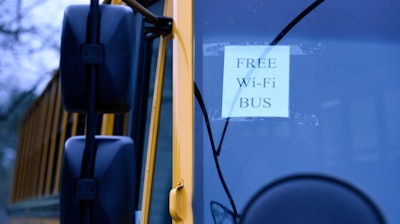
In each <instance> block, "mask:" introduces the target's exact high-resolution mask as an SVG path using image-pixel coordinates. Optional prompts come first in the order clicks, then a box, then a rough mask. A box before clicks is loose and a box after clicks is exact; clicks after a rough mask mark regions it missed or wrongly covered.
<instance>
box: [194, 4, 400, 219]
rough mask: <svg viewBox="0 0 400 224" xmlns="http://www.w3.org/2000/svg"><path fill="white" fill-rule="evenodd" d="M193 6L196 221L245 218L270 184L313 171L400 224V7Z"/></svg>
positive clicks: (305, 5)
mask: <svg viewBox="0 0 400 224" xmlns="http://www.w3.org/2000/svg"><path fill="white" fill-rule="evenodd" d="M194 6H195V7H194V9H195V10H194V14H195V15H194V31H195V89H196V102H195V128H194V131H195V148H194V150H195V195H194V214H195V215H194V217H195V222H196V223H236V222H237V220H239V219H240V216H241V214H242V213H243V210H244V209H245V206H246V205H247V203H248V202H249V201H250V199H251V198H252V197H254V195H256V193H257V192H258V191H259V190H260V189H261V188H263V187H265V186H266V185H268V184H270V183H272V182H274V181H276V180H278V179H280V178H284V177H287V176H291V175H298V174H306V173H307V174H310V173H311V174H318V175H323V176H329V177H334V178H337V179H340V180H342V181H344V182H346V183H348V184H350V185H352V186H354V187H355V188H357V189H359V190H360V191H361V192H363V193H364V194H365V195H366V196H367V197H368V198H370V199H371V201H373V203H374V204H375V205H376V206H377V207H378V208H379V210H380V211H381V212H382V215H383V217H384V218H385V220H386V221H388V222H389V223H400V216H399V215H398V211H397V208H399V207H400V195H399V194H398V189H400V176H399V170H400V137H399V133H400V116H399V115H400V104H399V99H400V76H399V70H400V68H399V67H400V63H399V55H400V20H399V19H398V16H397V12H398V11H399V9H400V2H399V1H379V0H367V1H365V0H364V1H361V0H355V1H347V0H335V1H330V0H325V1H313V0H299V1H282V0H279V1H278V0H249V1H228V0H219V1H213V0H202V1H195V5H194Z"/></svg>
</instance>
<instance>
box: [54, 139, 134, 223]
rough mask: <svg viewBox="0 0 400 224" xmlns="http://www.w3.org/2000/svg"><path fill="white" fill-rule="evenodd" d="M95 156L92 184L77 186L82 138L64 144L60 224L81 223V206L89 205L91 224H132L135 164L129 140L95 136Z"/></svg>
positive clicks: (83, 147) (80, 166) (82, 145)
mask: <svg viewBox="0 0 400 224" xmlns="http://www.w3.org/2000/svg"><path fill="white" fill-rule="evenodd" d="M96 145H97V153H96V162H95V168H94V174H93V182H91V181H90V180H86V181H83V182H80V183H78V180H79V178H80V175H81V169H82V165H81V161H82V157H83V152H84V149H85V137H84V136H77V137H72V138H70V139H68V141H67V142H66V143H65V150H64V158H63V167H62V179H61V188H62V191H61V194H60V220H61V223H85V222H81V220H80V219H81V217H85V216H82V213H84V212H85V211H83V206H82V202H84V203H90V206H91V207H92V213H93V223H133V222H134V204H133V202H134V201H135V200H134V199H135V194H134V193H135V188H136V186H135V184H134V182H135V166H134V164H133V161H135V156H134V150H133V142H132V139H131V138H129V137H121V136H97V137H96Z"/></svg>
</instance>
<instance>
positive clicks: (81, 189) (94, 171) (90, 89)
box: [60, 0, 143, 223]
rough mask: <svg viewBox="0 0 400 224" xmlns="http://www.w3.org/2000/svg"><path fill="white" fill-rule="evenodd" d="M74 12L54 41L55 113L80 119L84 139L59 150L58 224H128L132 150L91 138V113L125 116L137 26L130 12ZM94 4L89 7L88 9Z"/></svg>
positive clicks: (117, 140)
mask: <svg viewBox="0 0 400 224" xmlns="http://www.w3.org/2000/svg"><path fill="white" fill-rule="evenodd" d="M96 1H97V0H94V1H92V2H91V3H92V5H91V6H89V5H75V6H70V7H68V8H67V9H66V11H65V15H64V22H63V30H62V37H61V41H62V43H61V60H60V78H61V92H62V99H63V106H64V108H66V109H67V110H68V111H70V112H80V113H82V112H85V113H86V114H87V126H86V129H87V132H86V136H78V137H72V138H70V139H68V141H67V142H66V144H65V149H64V156H63V167H62V170H61V185H60V187H61V189H60V221H61V223H133V221H134V210H135V206H134V201H136V200H135V192H136V189H135V188H136V186H135V183H134V182H135V180H136V178H135V174H136V172H135V169H136V166H135V164H134V162H135V161H136V159H135V153H134V144H133V141H132V139H131V138H129V137H124V136H108V137H106V136H95V133H96V122H95V121H96V113H119V112H127V111H129V110H130V107H131V104H132V103H133V99H134V96H135V94H134V87H135V86H136V77H137V74H138V71H139V62H140V58H139V55H140V51H141V47H142V37H143V31H142V29H143V20H142V17H141V16H136V15H135V14H134V13H133V11H132V10H131V8H129V7H125V6H114V5H101V6H99V5H98V2H96ZM93 2H95V4H93Z"/></svg>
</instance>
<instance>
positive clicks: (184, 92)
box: [170, 0, 194, 223]
mask: <svg viewBox="0 0 400 224" xmlns="http://www.w3.org/2000/svg"><path fill="white" fill-rule="evenodd" d="M172 11H173V14H172V15H173V16H172V17H173V18H174V24H173V26H174V27H173V64H172V67H173V94H172V95H173V100H172V102H173V106H172V108H173V109H172V110H173V115H172V124H173V127H172V144H173V153H172V164H173V173H172V184H173V189H172V190H171V191H170V197H171V198H170V213H171V215H172V218H173V223H193V210H192V203H193V202H192V198H193V183H194V178H193V177H194V169H193V118H194V115H193V114H194V109H193V106H194V103H193V1H188V0H173V10H172ZM174 206H176V207H175V208H174Z"/></svg>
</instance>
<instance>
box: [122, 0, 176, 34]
mask: <svg viewBox="0 0 400 224" xmlns="http://www.w3.org/2000/svg"><path fill="white" fill-rule="evenodd" d="M122 1H123V2H125V3H126V4H127V5H128V6H130V7H131V8H132V9H133V10H134V11H135V12H138V13H140V14H141V15H142V16H143V17H144V19H145V21H146V22H149V23H151V24H154V27H151V28H150V29H148V31H149V32H150V33H153V34H157V35H163V36H166V35H168V34H170V33H171V31H172V18H170V17H165V16H157V15H154V14H153V13H152V12H150V11H149V10H148V9H146V8H145V7H144V6H142V5H141V4H140V3H139V2H137V1H136V0H122Z"/></svg>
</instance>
